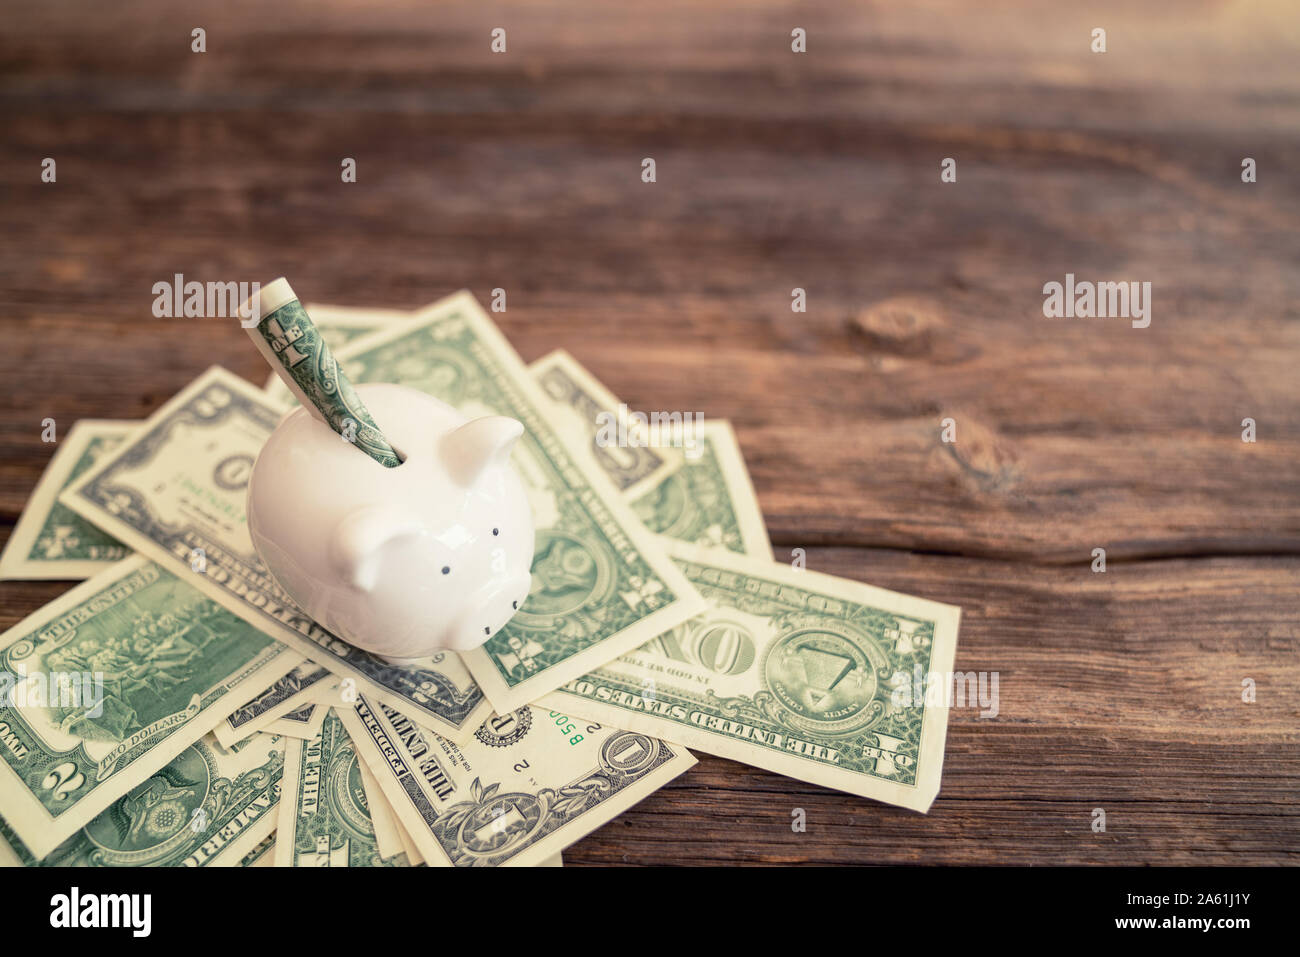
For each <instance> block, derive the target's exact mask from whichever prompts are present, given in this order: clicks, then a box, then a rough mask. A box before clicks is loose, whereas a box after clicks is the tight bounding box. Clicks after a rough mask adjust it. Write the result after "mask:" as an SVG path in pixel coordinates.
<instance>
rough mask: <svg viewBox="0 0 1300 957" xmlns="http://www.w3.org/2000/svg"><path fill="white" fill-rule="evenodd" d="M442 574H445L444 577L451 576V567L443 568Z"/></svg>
mask: <svg viewBox="0 0 1300 957" xmlns="http://www.w3.org/2000/svg"><path fill="white" fill-rule="evenodd" d="M442 573H443V574H444V575H450V574H451V566H450V565H443V566H442Z"/></svg>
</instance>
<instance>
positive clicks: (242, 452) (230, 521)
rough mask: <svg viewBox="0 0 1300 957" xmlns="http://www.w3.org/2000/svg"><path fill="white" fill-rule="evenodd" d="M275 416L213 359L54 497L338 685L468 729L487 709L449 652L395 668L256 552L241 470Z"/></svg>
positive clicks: (438, 723) (436, 722) (456, 732)
mask: <svg viewBox="0 0 1300 957" xmlns="http://www.w3.org/2000/svg"><path fill="white" fill-rule="evenodd" d="M283 413H284V409H283V407H282V406H278V405H276V404H274V403H272V402H271V401H270V400H269V399H268V398H267V397H266V395H265V394H264V393H263V392H261V391H260V390H258V389H256V388H254V387H253V386H251V385H249V384H248V383H247V382H245V381H244V380H243V379H240V378H239V377H238V376H235V375H232V374H230V373H229V372H227V371H226V370H224V369H221V368H217V367H213V368H211V369H209V370H208V371H207V372H205V373H204V374H203V375H201V376H200V377H199V378H198V379H196V380H195V381H194V382H192V383H191V384H190V385H189V386H187V387H186V388H185V389H184V390H182V391H181V393H180V394H179V395H177V396H175V397H174V398H173V399H172V400H171V401H169V402H168V403H167V404H165V405H164V406H163V407H162V408H161V409H159V410H158V411H157V412H156V413H154V414H153V415H152V416H150V418H149V419H148V421H147V422H145V423H144V424H143V425H142V426H141V427H140V428H139V429H138V430H137V431H136V432H134V433H133V434H132V435H131V437H130V438H129V439H128V440H127V441H126V442H125V443H123V445H122V446H121V447H120V448H119V449H118V450H117V451H116V452H114V453H113V454H112V455H111V456H109V457H108V458H107V459H105V460H104V461H103V462H101V463H99V465H98V466H96V468H95V469H93V470H92V471H90V472H89V473H87V474H86V475H85V476H84V477H83V478H82V480H81V481H80V482H79V483H78V484H76V485H74V486H73V487H72V488H70V489H68V490H67V491H65V492H64V493H63V495H62V497H61V501H63V502H64V503H66V504H67V505H68V506H69V507H70V508H71V509H72V510H73V511H75V512H77V513H79V514H81V515H82V516H84V517H85V518H87V519H89V520H90V521H92V522H94V523H95V524H96V525H98V526H99V527H100V528H103V529H105V530H106V531H108V532H109V533H110V534H112V535H114V536H115V537H117V538H119V539H121V540H122V541H123V542H126V543H128V544H129V545H130V546H131V547H132V548H133V549H135V550H136V551H137V552H140V553H142V554H145V555H149V556H150V557H151V558H153V559H154V560H155V561H157V562H159V563H160V564H163V565H165V566H166V567H168V568H171V569H173V570H174V571H175V572H176V574H184V575H186V576H187V581H190V582H192V583H193V584H194V586H195V587H197V588H199V589H200V590H202V591H203V592H204V593H205V594H207V595H209V596H210V597H211V598H212V599H213V600H214V601H217V602H219V603H220V604H221V605H222V606H223V607H225V608H227V609H229V610H230V611H232V612H234V613H235V614H237V615H239V616H241V617H243V618H244V619H245V620H246V621H248V622H250V623H252V624H253V625H255V626H256V627H258V628H260V629H262V630H263V631H265V632H266V633H267V634H270V635H273V636H274V637H276V638H278V639H280V640H281V641H283V642H285V643H286V644H288V645H290V646H291V647H293V648H295V649H296V650H298V651H299V652H301V653H302V654H303V655H305V656H306V657H307V658H309V659H310V660H312V661H313V662H315V663H316V664H318V665H321V666H323V667H325V668H328V669H329V670H330V671H332V672H334V674H335V675H337V676H338V677H339V678H340V679H342V681H343V682H345V683H346V682H348V681H351V682H352V683H353V685H354V686H355V687H356V688H358V689H359V690H364V691H366V692H367V693H368V694H371V695H372V696H374V697H376V698H378V699H379V700H383V701H388V702H389V703H391V704H393V705H394V706H400V707H402V708H404V709H406V710H407V711H408V712H409V713H411V714H415V715H418V716H419V718H420V720H421V721H422V722H424V723H425V724H427V725H429V726H430V727H433V728H437V729H438V731H439V733H442V734H446V735H448V736H449V737H451V738H453V739H456V738H464V737H466V736H468V735H470V734H473V731H474V729H475V728H476V727H478V725H479V724H480V723H482V721H483V718H485V717H486V716H487V714H488V713H489V712H490V711H491V706H490V705H489V704H488V702H487V700H486V699H485V698H484V697H483V694H482V692H481V691H480V690H479V688H478V686H477V685H476V684H475V683H474V680H473V678H471V676H470V674H469V672H468V671H467V670H466V668H465V666H464V665H463V664H462V663H461V661H460V660H459V659H458V658H457V657H456V656H455V655H451V654H440V655H434V656H431V657H429V658H425V659H422V660H420V661H418V662H415V663H412V664H402V665H395V664H391V663H389V662H387V661H384V660H383V659H381V658H378V657H376V656H375V655H371V654H368V653H367V652H364V651H361V650H360V649H358V648H355V647H353V646H352V645H350V644H348V643H346V642H344V641H342V640H341V639H339V638H337V637H336V636H335V635H333V634H332V633H330V632H328V631H326V630H325V629H324V628H322V627H321V626H320V625H318V624H317V623H316V622H315V621H313V620H312V619H311V618H310V617H308V616H307V614H306V613H305V612H303V611H302V609H300V608H298V607H297V606H296V605H294V603H293V602H292V600H291V599H290V598H289V596H288V595H287V594H285V593H284V591H283V590H282V589H281V588H280V587H279V585H277V584H276V582H275V580H274V579H273V578H272V577H271V575H270V574H269V573H268V572H267V569H266V566H265V565H263V564H262V561H261V559H260V558H258V556H257V553H256V551H255V550H254V549H253V543H252V540H251V539H250V538H249V534H248V527H247V519H246V515H245V496H246V493H247V487H248V477H249V474H250V472H251V471H252V467H253V462H254V460H255V459H256V457H257V454H258V452H259V451H260V450H261V448H262V445H263V443H264V442H265V441H266V438H267V436H269V435H270V433H271V430H272V429H274V428H275V425H276V423H277V422H278V421H279V419H280V417H281V416H282V415H283ZM262 687H263V689H264V688H265V687H266V685H265V684H264V685H263V686H262ZM252 690H254V691H259V690H262V689H257V688H255V689H252ZM246 698H247V696H246Z"/></svg>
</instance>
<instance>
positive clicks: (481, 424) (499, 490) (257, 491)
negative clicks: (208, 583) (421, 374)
mask: <svg viewBox="0 0 1300 957" xmlns="http://www.w3.org/2000/svg"><path fill="white" fill-rule="evenodd" d="M356 391H357V394H358V395H359V396H360V397H361V400H362V401H363V402H364V403H365V404H366V406H367V407H368V408H369V410H370V413H371V415H372V416H373V417H374V419H375V421H376V422H378V423H379V425H380V428H381V429H382V430H383V433H384V435H385V436H386V437H387V438H388V440H389V441H390V442H391V443H392V444H393V445H394V446H395V447H396V448H397V449H398V450H399V452H400V453H401V454H402V455H404V456H405V461H404V462H403V463H402V464H401V465H399V466H397V467H396V468H385V467H384V466H383V465H380V464H379V463H378V462H376V461H374V460H373V459H372V458H370V456H368V455H366V454H365V453H364V452H362V451H361V450H360V449H356V448H353V447H351V446H350V445H349V444H348V442H347V441H346V440H345V439H344V438H343V437H342V436H340V435H339V434H337V433H336V432H334V431H332V430H331V429H330V428H329V427H328V426H326V425H324V424H322V423H321V422H318V421H317V420H316V419H313V418H312V417H311V416H310V415H308V414H307V412H306V411H305V410H304V409H301V408H299V409H295V410H294V411H293V412H291V413H289V414H288V415H287V416H285V418H284V420H283V421H281V422H280V424H279V425H278V426H277V427H276V429H275V431H274V432H272V433H271V436H270V438H268V439H267V440H266V445H265V446H263V447H262V451H261V454H260V455H258V457H257V463H256V464H255V465H254V466H253V472H252V475H251V477H250V478H249V482H248V530H249V534H250V535H251V537H252V539H253V546H254V547H255V548H256V549H257V553H258V555H260V556H261V558H262V561H263V562H265V563H266V567H267V568H268V569H269V570H270V572H271V574H272V575H273V576H274V577H275V580H276V581H277V582H278V583H279V584H280V587H281V588H283V589H284V590H285V591H286V592H288V593H289V595H290V597H292V598H293V600H294V601H295V602H296V603H297V604H298V605H299V606H300V607H301V608H302V609H303V610H304V611H306V612H307V614H309V615H310V616H311V617H312V618H314V619H315V620H316V621H317V622H319V623H320V624H321V625H323V626H324V627H325V628H327V629H329V630H330V631H332V632H334V633H335V634H336V635H338V636H339V637H341V638H343V639H345V640H347V641H349V642H351V643H352V644H354V645H356V646H357V647H358V648H362V649H364V650H366V651H370V652H373V653H375V654H377V655H381V656H383V657H385V658H389V659H394V660H402V659H409V658H419V657H424V656H426V655H430V654H432V653H434V652H436V651H440V650H444V649H450V650H453V651H464V650H467V649H470V648H477V647H478V646H479V645H481V644H483V642H485V641H487V639H488V638H489V637H490V636H492V635H495V634H496V633H497V632H498V631H499V630H500V629H501V628H502V627H504V626H505V624H506V622H508V621H509V620H510V619H511V617H512V616H513V615H514V613H515V612H516V611H518V610H519V608H520V607H521V606H522V605H523V603H524V599H525V598H527V597H528V588H529V584H530V581H531V579H530V575H529V569H530V567H531V565H532V560H533V518H532V513H531V512H530V510H529V507H528V501H527V498H526V497H525V493H524V486H523V483H522V482H521V481H520V479H519V476H518V475H517V474H516V473H515V470H514V467H513V466H512V465H511V464H510V450H511V448H513V446H514V444H515V440H516V439H518V438H519V436H520V435H522V434H523V426H522V425H520V424H519V422H517V421H515V420H514V419H510V418H505V417H503V416H486V417H484V418H480V419H475V420H473V421H469V420H468V419H466V418H465V416H463V415H461V414H460V413H459V412H457V411H456V410H455V409H453V408H452V407H451V406H449V405H446V404H445V403H443V402H440V401H438V400H437V399H435V398H433V397H432V396H429V395H426V394H424V393H423V392H417V391H415V390H414V389H408V388H405V387H403V386H397V385H361V386H357V390H356Z"/></svg>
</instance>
